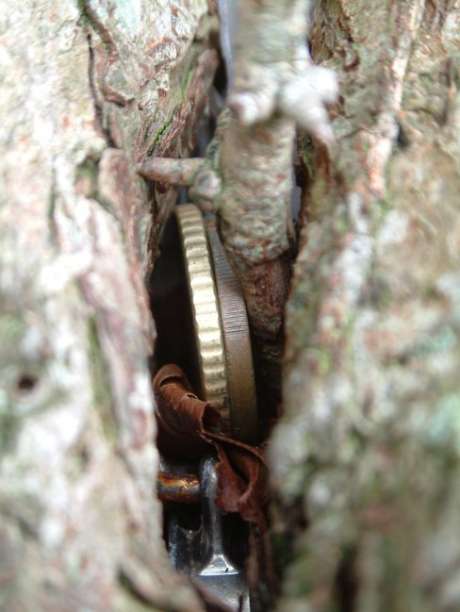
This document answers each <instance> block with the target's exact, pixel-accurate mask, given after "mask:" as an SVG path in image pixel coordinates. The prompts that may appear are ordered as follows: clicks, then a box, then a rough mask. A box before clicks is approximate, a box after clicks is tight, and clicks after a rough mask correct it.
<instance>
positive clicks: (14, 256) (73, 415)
mask: <svg viewBox="0 0 460 612" xmlns="http://www.w3.org/2000/svg"><path fill="white" fill-rule="evenodd" d="M208 22H209V18H208V6H207V2H206V1H205V0H193V1H192V0H191V1H189V2H180V1H177V2H176V1H175V0H148V1H147V0H129V1H127V2H122V1H121V0H120V1H118V0H106V1H105V0H104V1H97V0H87V1H85V2H77V1H76V0H75V1H74V2H68V1H64V0H62V1H61V0H57V1H55V2H48V1H46V0H40V1H38V2H35V1H34V2H32V1H27V2H25V3H10V2H6V0H5V1H2V2H1V3H0V30H1V34H2V51H1V54H0V73H1V78H0V81H1V92H2V93H1V98H0V108H1V116H2V122H1V124H0V147H1V187H0V194H1V195H0V197H1V200H2V201H1V209H0V210H1V212H0V216H1V222H0V223H1V225H0V236H1V249H0V304H1V314H0V329H1V338H2V340H1V346H0V385H1V394H0V432H1V447H0V453H1V456H0V460H1V468H0V581H1V588H0V609H2V610H5V611H8V612H13V611H27V612H29V611H32V610H33V611H34V612H35V611H37V612H39V611H41V610H43V611H44V610H46V611H47V612H48V611H50V610H56V611H57V610H75V611H77V610H129V611H133V610H137V609H139V610H141V609H147V608H148V609H158V610H160V609H161V610H166V609H170V610H172V609H174V610H187V611H189V610H197V611H198V610H201V604H200V603H199V602H198V601H197V598H196V596H195V595H194V593H193V592H192V591H191V590H190V588H189V587H188V586H187V585H186V584H184V583H183V581H182V580H181V579H180V578H178V577H177V576H175V575H174V574H173V573H172V571H171V570H170V569H169V567H168V562H167V558H166V553H165V551H164V546H163V543H162V538H161V529H162V526H161V512H160V506H159V503H158V501H157V500H156V496H155V493H154V490H155V479H156V470H157V463H158V454H157V451H156V449H155V447H154V433H155V432H154V422H153V417H152V393H151V386H150V379H149V372H148V368H147V357H148V355H149V354H150V353H151V352H152V347H153V339H154V330H153V324H152V320H151V316H150V313H149V309H148V300H147V296H146V291H145V288H144V275H145V272H146V270H147V269H148V267H149V265H150V263H151V262H150V261H149V256H148V249H147V244H148V241H149V239H150V240H151V243H152V246H154V244H155V239H156V235H157V232H158V228H159V227H160V226H161V223H162V220H163V219H164V218H165V216H166V214H167V209H168V207H170V206H171V204H172V202H173V201H174V193H173V192H172V191H169V192H166V193H164V194H163V195H162V196H161V197H157V198H156V199H155V206H153V201H152V199H151V197H150V196H149V192H148V190H147V188H146V186H145V184H144V182H143V181H142V179H140V178H139V177H138V175H137V174H136V172H135V163H136V162H137V161H138V160H139V158H140V157H142V156H143V155H144V154H145V152H146V150H148V149H151V150H155V149H158V150H162V148H163V150H168V152H170V153H171V154H184V153H187V152H188V151H189V148H190V146H191V144H192V138H191V135H192V133H193V124H194V121H195V119H196V117H197V115H198V114H199V113H200V112H201V110H202V107H203V97H204V95H205V92H206V89H207V87H208V86H209V83H210V79H211V78H212V73H213V68H214V66H215V57H214V56H213V53H212V52H211V51H209V50H206V38H207V30H208V29H209V28H208ZM157 195H158V194H157ZM152 213H154V214H152ZM152 223H153V224H154V228H155V231H154V232H153V233H151V228H152Z"/></svg>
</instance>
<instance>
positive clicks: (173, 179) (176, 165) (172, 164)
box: [137, 157, 203, 186]
mask: <svg viewBox="0 0 460 612" xmlns="http://www.w3.org/2000/svg"><path fill="white" fill-rule="evenodd" d="M202 165H203V160H202V159H201V158H196V159H193V158H192V159H174V158H170V157H153V158H151V159H148V160H147V161H145V162H143V163H142V164H139V166H138V169H137V171H138V172H139V174H140V175H141V176H143V177H144V178H146V179H149V180H150V181H159V182H161V183H172V184H174V185H186V186H190V185H192V184H193V180H194V178H195V176H196V174H197V172H198V170H199V169H200V168H201V166H202Z"/></svg>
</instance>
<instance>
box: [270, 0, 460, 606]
mask: <svg viewBox="0 0 460 612" xmlns="http://www.w3.org/2000/svg"><path fill="white" fill-rule="evenodd" d="M459 32H460V5H459V3H458V2H456V1H454V2H436V3H433V2H423V1H422V0H412V1H410V2H400V3H395V2H389V1H388V2H360V1H358V2H356V1H352V0H340V1H339V2H336V1H332V0H330V1H329V0H328V1H325V2H322V3H320V4H318V6H317V10H316V14H315V21H314V28H313V32H312V47H313V55H314V58H315V60H318V61H319V62H321V63H322V64H323V65H325V66H328V67H331V68H334V69H336V70H337V71H338V73H339V77H340V80H341V94H342V104H341V106H340V108H338V109H337V110H336V117H335V120H334V123H333V129H334V132H335V134H336V136H337V141H338V143H337V149H336V151H335V152H334V154H333V155H329V156H325V153H324V151H319V150H318V149H317V148H316V147H313V146H312V145H311V144H308V143H306V144H304V147H303V150H302V157H303V160H304V164H305V169H306V172H308V176H307V178H308V180H307V189H306V190H305V194H304V202H303V211H302V219H303V229H302V233H301V245H300V253H299V257H298V259H297V262H296V265H295V270H294V280H293V287H292V293H291V297H290V300H289V303H288V307H287V348H286V355H285V369H284V408H285V416H284V417H283V419H282V421H281V423H280V425H279V426H278V427H277V429H276V431H275V435H274V437H273V439H272V441H271V449H270V453H271V469H272V475H273V486H274V489H275V491H276V494H277V498H278V502H277V509H276V511H274V524H275V527H274V541H275V544H276V545H275V549H276V550H277V557H278V558H282V559H283V562H284V563H287V566H288V567H287V570H286V571H285V574H284V583H283V595H282V599H281V600H280V602H279V605H278V609H279V610H283V611H284V610H286V611H287V610H289V612H293V611H296V610H299V611H300V610H302V611H305V610H311V611H315V612H319V611H326V610H328V611H332V610H340V611H343V612H345V611H352V612H374V611H376V612H377V611H380V610H391V611H392V612H399V611H400V612H403V611H404V612H405V611H407V610H418V611H420V612H422V611H423V612H425V611H426V612H435V611H436V612H445V611H453V610H457V609H458V608H459V606H460V589H459V580H460V576H459V572H458V567H459V560H460V546H459V543H458V538H457V537H456V532H457V523H458V508H459V495H460V489H459V487H458V475H459V470H460V455H459V438H458V426H457V424H458V414H459V410H460V398H459V395H458V369H459V366H460V351H459V335H460V324H459V322H460V318H459V313H460V302H459V287H460V276H459V261H460V242H459V223H458V206H459V199H458V193H459V188H460V167H459V164H458V160H459V153H460V150H459V137H458V135H459V128H460V125H459V122H460V115H459V110H458V109H459V101H460V97H459V93H458V87H459V82H460V81H459V62H458V45H459V42H460V39H459ZM277 547H278V548H277Z"/></svg>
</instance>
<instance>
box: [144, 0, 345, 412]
mask: <svg viewBox="0 0 460 612" xmlns="http://www.w3.org/2000/svg"><path fill="white" fill-rule="evenodd" d="M219 6H220V12H221V15H223V16H224V19H223V20H222V26H223V27H228V30H229V31H228V32H223V33H221V41H223V44H222V47H223V52H224V57H225V59H226V63H227V73H228V74H229V75H231V82H230V92H229V97H228V103H227V106H228V108H227V109H225V110H224V111H223V112H222V113H221V115H220V117H219V125H218V129H217V133H216V136H215V139H214V141H213V142H212V143H211V144H210V146H209V147H208V151H207V158H206V159H205V160H203V165H202V167H201V168H198V169H197V167H196V164H197V161H196V160H183V161H181V162H180V163H179V164H178V163H177V160H172V159H170V160H168V159H153V160H148V161H147V162H146V164H145V165H144V166H143V167H141V168H140V171H141V172H142V174H143V175H144V176H146V177H149V178H151V179H153V180H159V179H161V178H163V179H164V180H167V181H169V182H172V183H177V182H179V183H186V184H189V185H190V186H191V189H190V192H189V193H190V196H191V197H192V198H193V199H194V200H195V201H196V202H197V204H198V205H200V206H201V207H202V208H204V209H207V210H208V209H213V210H215V211H216V212H217V218H218V226H219V232H220V235H221V237H222V241H223V244H224V246H225V249H226V251H227V255H228V257H229V259H230V261H231V262H232V264H233V266H234V268H235V270H236V272H237V274H238V276H239V278H240V281H241V285H242V288H243V293H244V296H245V299H246V305H247V308H248V315H249V321H250V325H251V331H252V337H253V341H254V353H255V361H256V375H257V377H258V383H259V384H258V387H259V389H258V390H259V399H260V400H261V401H260V404H261V405H262V406H264V408H263V411H264V412H265V416H266V417H268V416H273V413H274V412H275V411H276V409H277V408H278V404H279V402H280V388H281V380H280V363H281V353H282V346H283V329H282V327H283V316H284V305H285V302H286V298H287V290H288V283H289V261H288V258H289V257H288V250H289V228H290V226H291V210H290V202H291V192H292V190H293V172H292V163H293V162H292V158H293V147H294V140H295V126H296V124H298V125H300V126H301V127H303V128H305V129H306V130H308V132H309V133H310V134H312V135H313V136H314V137H316V138H318V139H319V140H320V141H321V142H323V144H325V145H331V144H332V141H333V134H332V131H331V128H330V125H329V119H328V115H327V111H326V104H327V103H331V102H333V101H335V100H336V98H337V84H336V79H335V76H334V73H333V72H332V71H330V70H327V69H325V68H318V67H317V66H314V65H313V64H312V62H311V59H310V55H309V52H308V48H307V24H308V21H307V12H308V9H309V8H310V6H311V2H310V0H242V1H241V2H238V3H233V2H230V1H227V2H225V1H224V0H222V1H221V2H219ZM236 6H237V8H238V20H237V21H238V27H237V29H236V35H235V41H234V44H233V51H234V57H233V55H232V49H230V48H229V45H228V41H227V38H228V37H227V36H226V34H229V33H230V31H231V30H233V27H232V24H233V22H234V21H236V18H235V17H236V15H235V12H236ZM228 13H233V17H234V19H232V18H231V15H230V14H228ZM233 63H234V65H233ZM233 77H234V78H233Z"/></svg>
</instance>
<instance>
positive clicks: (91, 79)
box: [86, 30, 117, 148]
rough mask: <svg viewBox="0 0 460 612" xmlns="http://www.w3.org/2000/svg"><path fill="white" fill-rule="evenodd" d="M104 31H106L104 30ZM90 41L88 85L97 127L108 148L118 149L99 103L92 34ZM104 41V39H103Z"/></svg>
mask: <svg viewBox="0 0 460 612" xmlns="http://www.w3.org/2000/svg"><path fill="white" fill-rule="evenodd" d="M103 31H104V30H103ZM86 39H87V41H88V54H89V55H88V57H89V61H88V83H89V87H90V91H91V95H92V98H93V103H94V114H95V117H96V119H97V125H98V128H99V131H100V133H101V135H102V136H103V137H104V138H105V140H106V142H107V146H108V147H113V148H117V146H116V143H115V141H114V140H113V137H112V134H111V133H110V129H109V128H108V127H107V126H106V125H104V111H103V107H102V103H101V102H100V101H99V95H98V87H97V83H96V65H95V52H94V47H93V36H92V34H91V32H88V33H87V35H86ZM103 40H104V38H103Z"/></svg>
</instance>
